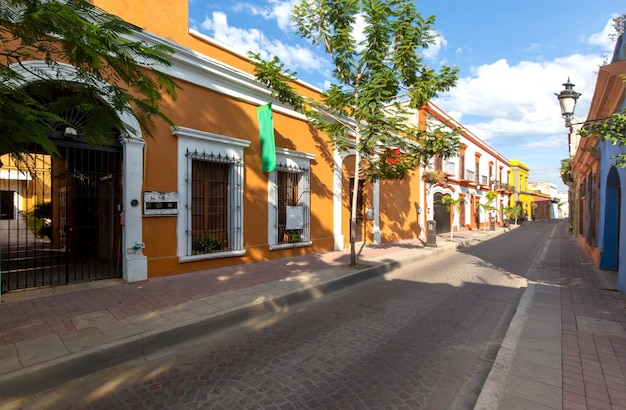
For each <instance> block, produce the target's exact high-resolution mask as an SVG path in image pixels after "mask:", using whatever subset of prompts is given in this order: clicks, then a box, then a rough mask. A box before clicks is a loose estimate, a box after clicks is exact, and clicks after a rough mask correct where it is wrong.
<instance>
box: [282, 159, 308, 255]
mask: <svg viewBox="0 0 626 410" xmlns="http://www.w3.org/2000/svg"><path fill="white" fill-rule="evenodd" d="M275 189H276V194H275V195H276V197H275V201H276V202H275V203H276V213H277V215H276V222H277V223H276V229H275V235H276V244H278V245H283V244H298V243H307V242H309V241H310V211H309V210H310V190H309V170H308V169H305V168H300V167H298V166H287V165H283V164H279V165H278V166H277V167H276V187H275Z"/></svg>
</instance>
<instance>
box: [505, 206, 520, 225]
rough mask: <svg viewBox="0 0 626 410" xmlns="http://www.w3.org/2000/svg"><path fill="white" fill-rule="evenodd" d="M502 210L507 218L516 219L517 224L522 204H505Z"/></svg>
mask: <svg viewBox="0 0 626 410" xmlns="http://www.w3.org/2000/svg"><path fill="white" fill-rule="evenodd" d="M502 211H503V212H504V215H506V217H507V218H509V219H515V225H517V218H518V217H519V214H520V212H522V205H520V204H515V205H514V206H505V207H504V208H502Z"/></svg>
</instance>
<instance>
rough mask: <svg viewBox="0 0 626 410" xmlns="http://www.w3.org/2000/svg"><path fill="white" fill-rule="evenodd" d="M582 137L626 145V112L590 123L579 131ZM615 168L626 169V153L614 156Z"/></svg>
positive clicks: (621, 145)
mask: <svg viewBox="0 0 626 410" xmlns="http://www.w3.org/2000/svg"><path fill="white" fill-rule="evenodd" d="M579 134H580V136H581V137H594V138H599V139H600V140H603V141H607V142H609V143H610V144H613V145H617V146H620V147H623V146H625V145H626V110H622V111H620V112H617V113H615V114H613V115H611V116H610V117H609V118H607V119H603V120H598V121H590V122H588V123H587V124H585V126H584V127H583V128H582V129H581V130H580V131H579ZM611 159H612V160H613V161H614V164H615V166H617V167H621V168H624V167H626V152H621V153H618V154H615V155H613V157H611Z"/></svg>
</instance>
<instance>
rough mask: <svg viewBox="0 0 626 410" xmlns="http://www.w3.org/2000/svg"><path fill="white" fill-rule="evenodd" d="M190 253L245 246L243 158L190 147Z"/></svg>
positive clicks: (226, 249) (188, 229) (218, 250)
mask: <svg viewBox="0 0 626 410" xmlns="http://www.w3.org/2000/svg"><path fill="white" fill-rule="evenodd" d="M186 155H187V160H188V163H189V167H188V170H189V171H190V175H189V176H188V178H187V183H188V184H189V186H190V189H189V202H188V204H187V211H188V215H189V218H188V222H187V239H188V249H187V254H188V255H203V254H212V253H222V252H228V251H234V250H240V249H243V227H242V204H241V201H242V195H241V192H242V186H243V181H242V179H243V164H242V162H241V160H239V159H237V158H233V157H228V156H224V155H221V154H217V155H216V154H213V153H206V152H198V151H193V152H191V151H187V154H186Z"/></svg>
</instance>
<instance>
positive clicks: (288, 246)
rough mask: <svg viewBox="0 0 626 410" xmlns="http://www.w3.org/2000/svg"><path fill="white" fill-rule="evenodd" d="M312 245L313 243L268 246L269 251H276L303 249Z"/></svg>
mask: <svg viewBox="0 0 626 410" xmlns="http://www.w3.org/2000/svg"><path fill="white" fill-rule="evenodd" d="M311 245H313V242H311V241H308V242H296V243H281V244H280V245H270V251H278V250H281V249H291V248H305V247H307V246H311Z"/></svg>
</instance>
